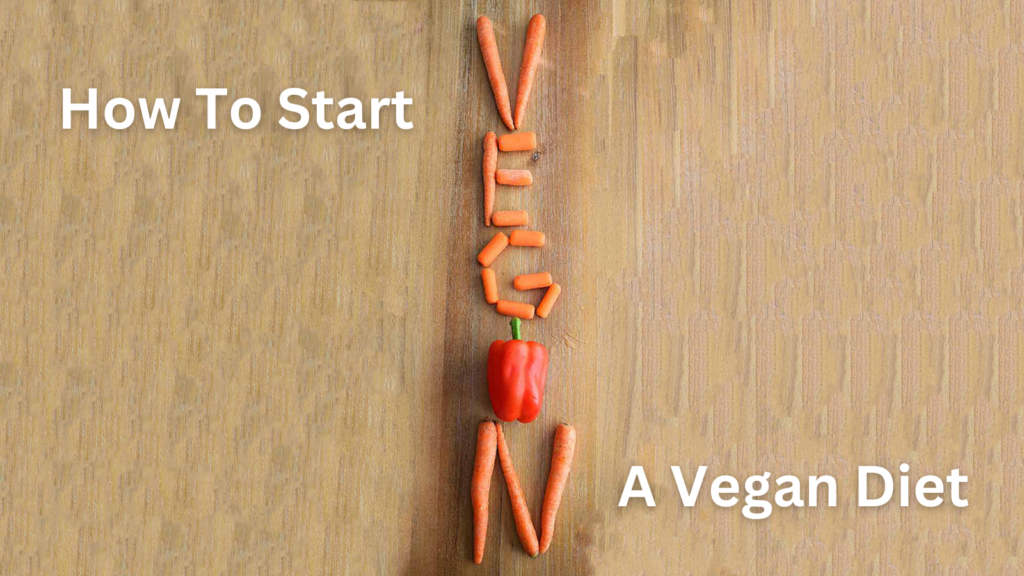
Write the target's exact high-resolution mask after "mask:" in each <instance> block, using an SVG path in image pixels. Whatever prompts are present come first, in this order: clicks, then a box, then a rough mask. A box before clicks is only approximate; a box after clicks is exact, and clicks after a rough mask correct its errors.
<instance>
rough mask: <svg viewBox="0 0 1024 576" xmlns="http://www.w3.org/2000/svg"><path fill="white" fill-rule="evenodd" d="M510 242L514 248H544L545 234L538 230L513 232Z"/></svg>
mask: <svg viewBox="0 0 1024 576" xmlns="http://www.w3.org/2000/svg"><path fill="white" fill-rule="evenodd" d="M508 242H509V244H511V245H513V246H543V245H544V233H543V232H537V231H536V230H513V231H512V234H511V235H510V236H509V238H508Z"/></svg>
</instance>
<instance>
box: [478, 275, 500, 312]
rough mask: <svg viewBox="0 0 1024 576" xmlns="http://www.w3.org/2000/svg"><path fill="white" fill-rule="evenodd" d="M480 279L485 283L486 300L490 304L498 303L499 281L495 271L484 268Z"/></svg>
mask: <svg viewBox="0 0 1024 576" xmlns="http://www.w3.org/2000/svg"><path fill="white" fill-rule="evenodd" d="M480 278H481V279H482V280H483V281H484V299H486V300H487V303H488V304H494V303H495V302H497V301H498V280H497V278H496V277H495V276H494V270H491V269H490V268H484V269H483V270H481V271H480Z"/></svg>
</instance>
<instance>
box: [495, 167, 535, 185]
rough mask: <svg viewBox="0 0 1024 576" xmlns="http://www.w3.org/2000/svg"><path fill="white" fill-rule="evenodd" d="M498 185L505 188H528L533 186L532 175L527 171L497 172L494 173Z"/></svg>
mask: <svg viewBox="0 0 1024 576" xmlns="http://www.w3.org/2000/svg"><path fill="white" fill-rule="evenodd" d="M494 177H495V179H496V180H497V181H498V184H504V185H505V186H529V185H530V184H533V174H530V171H529V170H498V171H497V172H495V173H494Z"/></svg>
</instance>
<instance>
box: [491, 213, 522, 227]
mask: <svg viewBox="0 0 1024 576" xmlns="http://www.w3.org/2000/svg"><path fill="white" fill-rule="evenodd" d="M491 222H493V223H494V225H495V226H526V225H527V224H529V223H530V215H529V214H527V212H526V210H507V211H504V212H495V213H494V216H492V217H491Z"/></svg>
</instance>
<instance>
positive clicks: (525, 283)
mask: <svg viewBox="0 0 1024 576" xmlns="http://www.w3.org/2000/svg"><path fill="white" fill-rule="evenodd" d="M512 285H513V286H515V287H516V290H536V289H537V288H547V287H548V286H551V273H550V272H536V273H534V274H520V275H519V276H516V277H515V278H514V279H513V280H512Z"/></svg>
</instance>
